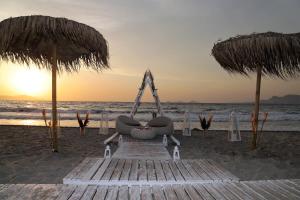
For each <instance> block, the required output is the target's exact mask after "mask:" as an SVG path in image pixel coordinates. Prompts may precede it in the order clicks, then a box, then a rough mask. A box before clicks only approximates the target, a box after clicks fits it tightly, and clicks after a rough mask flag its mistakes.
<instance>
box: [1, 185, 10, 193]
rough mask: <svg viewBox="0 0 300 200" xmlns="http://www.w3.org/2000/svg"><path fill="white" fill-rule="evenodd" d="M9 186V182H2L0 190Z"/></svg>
mask: <svg viewBox="0 0 300 200" xmlns="http://www.w3.org/2000/svg"><path fill="white" fill-rule="evenodd" d="M8 186H9V184H1V185H0V192H1V191H2V190H6V188H8Z"/></svg>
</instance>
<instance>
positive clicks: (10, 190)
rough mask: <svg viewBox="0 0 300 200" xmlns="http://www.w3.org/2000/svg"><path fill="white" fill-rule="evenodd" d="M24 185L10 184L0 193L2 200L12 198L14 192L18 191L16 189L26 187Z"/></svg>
mask: <svg viewBox="0 0 300 200" xmlns="http://www.w3.org/2000/svg"><path fill="white" fill-rule="evenodd" d="M24 186H25V185H24V184H18V185H16V184H9V185H8V187H7V188H6V189H3V190H2V191H1V192H0V199H8V198H9V197H10V196H12V195H13V194H14V192H15V191H16V188H18V189H21V188H22V187H24Z"/></svg>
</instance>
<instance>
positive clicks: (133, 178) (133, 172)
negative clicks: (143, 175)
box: [129, 160, 139, 181]
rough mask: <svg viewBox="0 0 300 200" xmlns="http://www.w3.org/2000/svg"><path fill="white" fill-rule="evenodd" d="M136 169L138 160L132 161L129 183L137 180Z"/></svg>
mask: <svg viewBox="0 0 300 200" xmlns="http://www.w3.org/2000/svg"><path fill="white" fill-rule="evenodd" d="M138 167H139V163H138V160H133V161H132V164H131V170H130V175H129V180H131V181H136V180H138Z"/></svg>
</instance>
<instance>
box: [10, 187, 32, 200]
mask: <svg viewBox="0 0 300 200" xmlns="http://www.w3.org/2000/svg"><path fill="white" fill-rule="evenodd" d="M35 186H36V184H25V186H24V187H22V189H20V190H16V191H15V193H14V194H13V195H12V196H10V199H20V198H22V199H31V195H32V193H33V192H34V189H33V188H34V187H35Z"/></svg>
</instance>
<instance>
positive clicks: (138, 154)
mask: <svg viewBox="0 0 300 200" xmlns="http://www.w3.org/2000/svg"><path fill="white" fill-rule="evenodd" d="M112 157H113V158H126V159H140V160H147V159H151V160H170V159H171V156H170V154H169V152H168V150H167V149H166V148H165V147H164V146H163V144H162V142H161V143H150V142H123V143H122V144H121V145H120V147H119V148H118V149H117V151H116V152H115V153H114V154H113V156H112Z"/></svg>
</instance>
